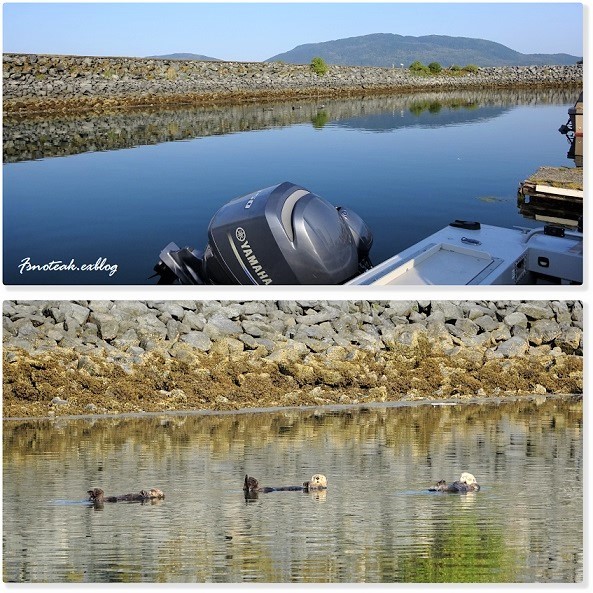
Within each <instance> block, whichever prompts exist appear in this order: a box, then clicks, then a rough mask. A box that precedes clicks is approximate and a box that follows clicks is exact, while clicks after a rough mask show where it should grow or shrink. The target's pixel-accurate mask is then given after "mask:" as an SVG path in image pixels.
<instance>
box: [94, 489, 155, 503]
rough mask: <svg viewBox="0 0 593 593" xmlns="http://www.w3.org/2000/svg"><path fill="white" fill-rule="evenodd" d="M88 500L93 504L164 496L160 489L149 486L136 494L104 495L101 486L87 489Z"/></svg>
mask: <svg viewBox="0 0 593 593" xmlns="http://www.w3.org/2000/svg"><path fill="white" fill-rule="evenodd" d="M88 495H89V501H90V502H92V503H93V504H103V503H104V502H120V501H122V502H123V501H125V502H145V501H147V500H156V499H161V498H165V495H164V493H163V492H162V490H159V489H158V488H151V489H150V490H141V491H140V492H139V493H137V494H122V495H120V496H105V493H104V492H103V490H101V488H93V489H92V490H88Z"/></svg>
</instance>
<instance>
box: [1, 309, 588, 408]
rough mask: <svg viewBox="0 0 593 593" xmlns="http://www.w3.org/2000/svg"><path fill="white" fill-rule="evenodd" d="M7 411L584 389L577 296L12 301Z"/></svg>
mask: <svg viewBox="0 0 593 593" xmlns="http://www.w3.org/2000/svg"><path fill="white" fill-rule="evenodd" d="M3 325H4V333H3V352H4V357H3V358H4V360H3V363H4V414H3V415H4V417H25V416H48V415H50V416H51V415H72V414H104V413H106V414H114V413H123V412H141V411H165V410H182V409H212V410H233V409H240V408H246V407H270V406H299V405H324V404H336V403H341V404H354V403H368V402H373V401H381V402H384V401H400V400H422V399H426V400H432V399H437V400H438V399H450V398H454V399H468V398H472V397H504V396H505V395H507V396H508V395H513V396H514V395H527V394H538V395H542V396H545V395H546V394H568V393H582V387H583V385H582V382H583V356H582V352H583V310H582V305H581V303H580V302H579V301H247V302H234V301H174V302H171V301H162V302H159V301H144V302H138V301H77V302H71V301H28V302H22V301H5V302H4V311H3Z"/></svg>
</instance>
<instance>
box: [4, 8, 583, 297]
mask: <svg viewBox="0 0 593 593" xmlns="http://www.w3.org/2000/svg"><path fill="white" fill-rule="evenodd" d="M2 10H3V48H2V49H3V83H2V93H3V123H2V132H3V181H2V185H3V187H2V202H3V234H2V236H3V263H2V269H3V273H2V281H3V283H4V285H8V286H10V285H24V286H26V285H107V286H115V285H148V286H150V285H154V286H156V285H171V284H173V285H262V286H270V285H272V286H274V285H276V286H278V285H325V286H331V285H367V286H368V285H374V286H382V285H385V286H391V285H393V286H402V285H408V286H409V285H417V286H420V285H423V286H426V285H437V286H448V285H559V284H564V285H581V284H583V281H584V280H583V271H584V264H583V195H584V188H583V161H584V158H585V156H586V155H584V154H583V116H584V99H583V68H584V66H583V59H584V46H583V31H584V22H583V19H584V9H583V5H582V4H580V3H567V2H558V3H438V4H437V3H433V4H431V3H401V4H400V3H319V4H317V3H278V4H274V3H235V4H230V3H228V4H227V3H165V2H163V3H127V4H126V3H51V2H47V3H26V2H23V3H20V2H19V3H5V4H3V7H2Z"/></svg>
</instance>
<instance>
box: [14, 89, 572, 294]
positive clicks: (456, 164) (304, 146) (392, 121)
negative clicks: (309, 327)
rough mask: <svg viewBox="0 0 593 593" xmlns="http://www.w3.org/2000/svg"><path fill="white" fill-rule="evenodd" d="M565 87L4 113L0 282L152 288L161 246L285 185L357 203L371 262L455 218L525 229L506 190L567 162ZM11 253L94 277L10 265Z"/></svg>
mask: <svg viewBox="0 0 593 593" xmlns="http://www.w3.org/2000/svg"><path fill="white" fill-rule="evenodd" d="M575 93H576V91H571V90H565V91H562V90H553V91H524V90H523V91H491V92H478V91H476V92H463V93H454V94H452V93H439V94H420V95H405V96H384V97H375V98H365V99H352V100H341V101H334V100H329V101H328V100H323V101H321V100H320V101H317V102H300V103H279V104H263V105H243V106H239V107H237V106H235V107H224V108H223V107H221V108H218V109H204V108H180V109H177V110H165V111H147V110H141V111H133V112H125V113H122V112H116V113H114V114H110V115H92V114H91V115H85V116H83V117H64V118H60V119H51V120H47V119H45V120H44V119H37V120H33V121H31V120H27V121H19V120H15V119H5V121H4V159H5V164H4V168H3V172H4V282H5V283H7V284H145V283H153V282H154V280H147V278H148V277H149V276H150V275H151V274H152V267H153V265H154V263H155V262H156V259H157V257H158V254H159V252H160V250H161V249H162V248H163V247H164V246H165V245H166V244H167V243H169V242H170V241H175V242H176V243H178V244H179V245H181V246H184V245H191V246H193V247H196V248H198V249H203V248H204V247H205V245H206V242H207V226H208V223H209V221H210V218H211V217H212V215H213V214H214V212H215V211H216V210H217V209H218V208H220V207H221V206H222V205H223V204H225V203H226V202H227V201H229V200H231V199H232V198H235V197H237V196H241V195H245V194H247V193H250V192H252V191H255V190H257V189H261V188H264V187H269V186H271V185H275V184H277V183H280V182H282V181H292V182H294V183H298V184H300V185H303V186H304V187H306V188H307V189H309V190H310V191H312V192H314V193H316V194H318V195H320V196H322V197H324V198H326V199H327V200H329V201H330V202H331V203H333V204H335V205H342V206H347V207H350V208H352V209H354V210H355V211H357V212H358V213H359V214H360V215H361V216H362V217H363V219H365V220H366V222H367V223H368V224H369V225H370V226H371V228H372V230H373V233H374V237H375V243H374V247H373V250H372V252H371V256H372V259H373V260H374V261H375V262H376V263H379V262H381V261H383V260H384V259H386V258H388V257H390V256H391V255H394V254H395V253H397V252H399V251H401V250H402V249H404V248H406V247H408V246H410V245H411V244H413V243H415V242H416V241H418V240H420V239H422V238H423V237H425V236H426V235H428V234H430V233H432V232H434V231H436V230H438V229H440V228H442V227H444V226H446V225H447V224H448V223H449V222H450V221H451V220H453V219H455V218H463V219H471V220H480V221H481V222H483V223H488V224H495V225H501V226H513V225H522V226H534V223H533V221H530V220H527V219H524V218H522V217H521V216H520V215H519V214H518V210H517V203H516V192H517V188H518V185H519V183H520V182H521V181H523V180H524V179H526V178H527V177H529V176H530V175H531V174H532V173H534V172H535V171H536V170H537V169H538V168H539V167H540V166H542V165H551V166H554V165H556V166H558V165H566V166H572V165H573V163H572V161H568V160H567V158H566V153H567V151H568V145H567V143H566V138H565V137H564V136H562V135H561V134H559V133H558V131H557V130H558V127H559V126H560V125H561V124H563V123H565V122H566V120H567V108H568V107H569V106H571V105H573V104H574V102H575V99H576V97H575ZM58 157H59V158H58ZM32 159H34V160H32ZM27 258H29V259H28V260H27ZM23 260H26V261H28V263H29V264H30V265H39V266H41V265H44V264H49V263H50V262H52V261H61V262H63V263H64V264H65V265H68V264H70V262H71V260H74V262H73V265H76V266H81V265H83V264H97V262H99V265H98V266H95V267H98V268H100V270H92V269H91V270H88V271H84V272H83V271H78V272H73V271H66V270H62V271H55V270H54V271H45V272H44V271H28V272H27V271H26V269H27V266H25V267H23V268H22V270H23V271H22V273H21V271H20V268H19V265H20V264H21V263H22V262H23ZM112 266H117V271H116V272H115V273H112V275H111V276H110V275H109V273H110V271H112V270H113V267H112Z"/></svg>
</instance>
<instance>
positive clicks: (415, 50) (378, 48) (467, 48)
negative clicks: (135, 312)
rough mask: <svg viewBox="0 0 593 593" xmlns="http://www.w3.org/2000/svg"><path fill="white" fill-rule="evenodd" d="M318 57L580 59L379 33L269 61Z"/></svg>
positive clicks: (366, 62)
mask: <svg viewBox="0 0 593 593" xmlns="http://www.w3.org/2000/svg"><path fill="white" fill-rule="evenodd" d="M314 57H320V58H323V59H324V60H325V61H326V62H327V63H328V64H335V65H340V66H383V67H388V68H390V67H392V66H397V67H399V65H400V64H404V66H409V65H410V64H411V63H412V62H414V61H416V60H419V61H420V62H422V63H424V64H429V63H430V62H438V63H439V64H441V66H444V67H448V66H451V65H453V64H457V65H458V66H466V65H467V64H475V65H476V66H539V65H550V66H551V65H559V64H575V63H576V62H577V60H578V59H579V56H571V55H569V54H522V53H519V52H517V51H514V50H512V49H510V48H508V47H506V46H505V45H502V44H500V43H495V42H494V41H487V40H485V39H473V38H470V37H449V36H446V35H425V36H423V37H411V36H403V35H395V34H392V33H375V34H372V35H362V36H360V37H348V38H347V39H336V40H334V41H325V42H322V43H307V44H305V45H299V46H297V47H295V48H294V49H291V50H290V51H287V52H285V53H282V54H278V55H276V56H273V57H271V58H269V59H267V60H266V62H276V61H282V62H288V63H290V64H308V63H310V62H311V60H312V59H313V58H314Z"/></svg>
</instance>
